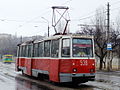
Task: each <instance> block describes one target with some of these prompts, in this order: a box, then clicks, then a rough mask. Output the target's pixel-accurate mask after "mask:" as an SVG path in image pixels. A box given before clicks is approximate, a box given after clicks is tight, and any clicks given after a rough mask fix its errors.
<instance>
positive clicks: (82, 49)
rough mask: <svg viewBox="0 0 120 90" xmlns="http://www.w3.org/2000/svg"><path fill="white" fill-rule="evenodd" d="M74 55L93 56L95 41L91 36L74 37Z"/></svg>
mask: <svg viewBox="0 0 120 90" xmlns="http://www.w3.org/2000/svg"><path fill="white" fill-rule="evenodd" d="M72 54H73V55H72V56H73V57H93V42H92V39H90V38H73V40H72Z"/></svg>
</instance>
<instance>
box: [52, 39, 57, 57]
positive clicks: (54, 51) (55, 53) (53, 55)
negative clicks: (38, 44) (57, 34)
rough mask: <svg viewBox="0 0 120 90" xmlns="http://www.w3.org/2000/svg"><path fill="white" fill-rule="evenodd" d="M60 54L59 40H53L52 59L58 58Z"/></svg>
mask: <svg viewBox="0 0 120 90" xmlns="http://www.w3.org/2000/svg"><path fill="white" fill-rule="evenodd" d="M58 53H59V40H52V45H51V57H58Z"/></svg>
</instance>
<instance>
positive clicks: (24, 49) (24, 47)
mask: <svg viewBox="0 0 120 90" xmlns="http://www.w3.org/2000/svg"><path fill="white" fill-rule="evenodd" d="M21 56H22V57H25V56H26V46H22V52H21Z"/></svg>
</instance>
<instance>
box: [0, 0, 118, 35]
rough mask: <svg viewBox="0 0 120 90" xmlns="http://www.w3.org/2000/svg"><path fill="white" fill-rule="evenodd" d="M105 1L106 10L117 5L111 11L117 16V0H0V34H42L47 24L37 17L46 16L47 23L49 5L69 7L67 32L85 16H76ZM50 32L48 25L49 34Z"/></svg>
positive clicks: (49, 11) (85, 14)
mask: <svg viewBox="0 0 120 90" xmlns="http://www.w3.org/2000/svg"><path fill="white" fill-rule="evenodd" d="M107 2H110V4H111V7H110V9H114V8H117V10H116V9H114V10H113V11H111V15H112V14H113V13H116V14H115V15H117V13H118V11H119V9H120V0H0V33H8V34H14V35H15V34H17V35H18V36H21V35H22V36H34V35H44V33H45V32H46V33H47V25H48V23H47V22H46V20H44V19H42V18H41V17H44V18H45V19H47V20H48V21H49V23H50V26H51V20H52V9H51V7H52V6H57V5H59V6H61V5H64V6H68V7H69V8H70V9H69V13H70V19H71V27H70V31H71V32H73V31H76V30H77V29H78V24H81V23H86V22H87V20H85V19H84V20H79V19H82V18H86V17H89V16H90V15H94V13H95V10H96V9H97V8H100V7H102V6H104V7H106V5H107ZM115 10H116V11H115ZM112 19H115V18H114V17H113V18H112ZM72 20H73V21H72ZM89 20H90V19H89ZM72 23H74V25H73V24H72ZM53 33H54V31H53V30H52V28H51V29H50V34H53Z"/></svg>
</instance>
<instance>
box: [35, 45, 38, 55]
mask: <svg viewBox="0 0 120 90" xmlns="http://www.w3.org/2000/svg"><path fill="white" fill-rule="evenodd" d="M34 57H38V43H35V44H34Z"/></svg>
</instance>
